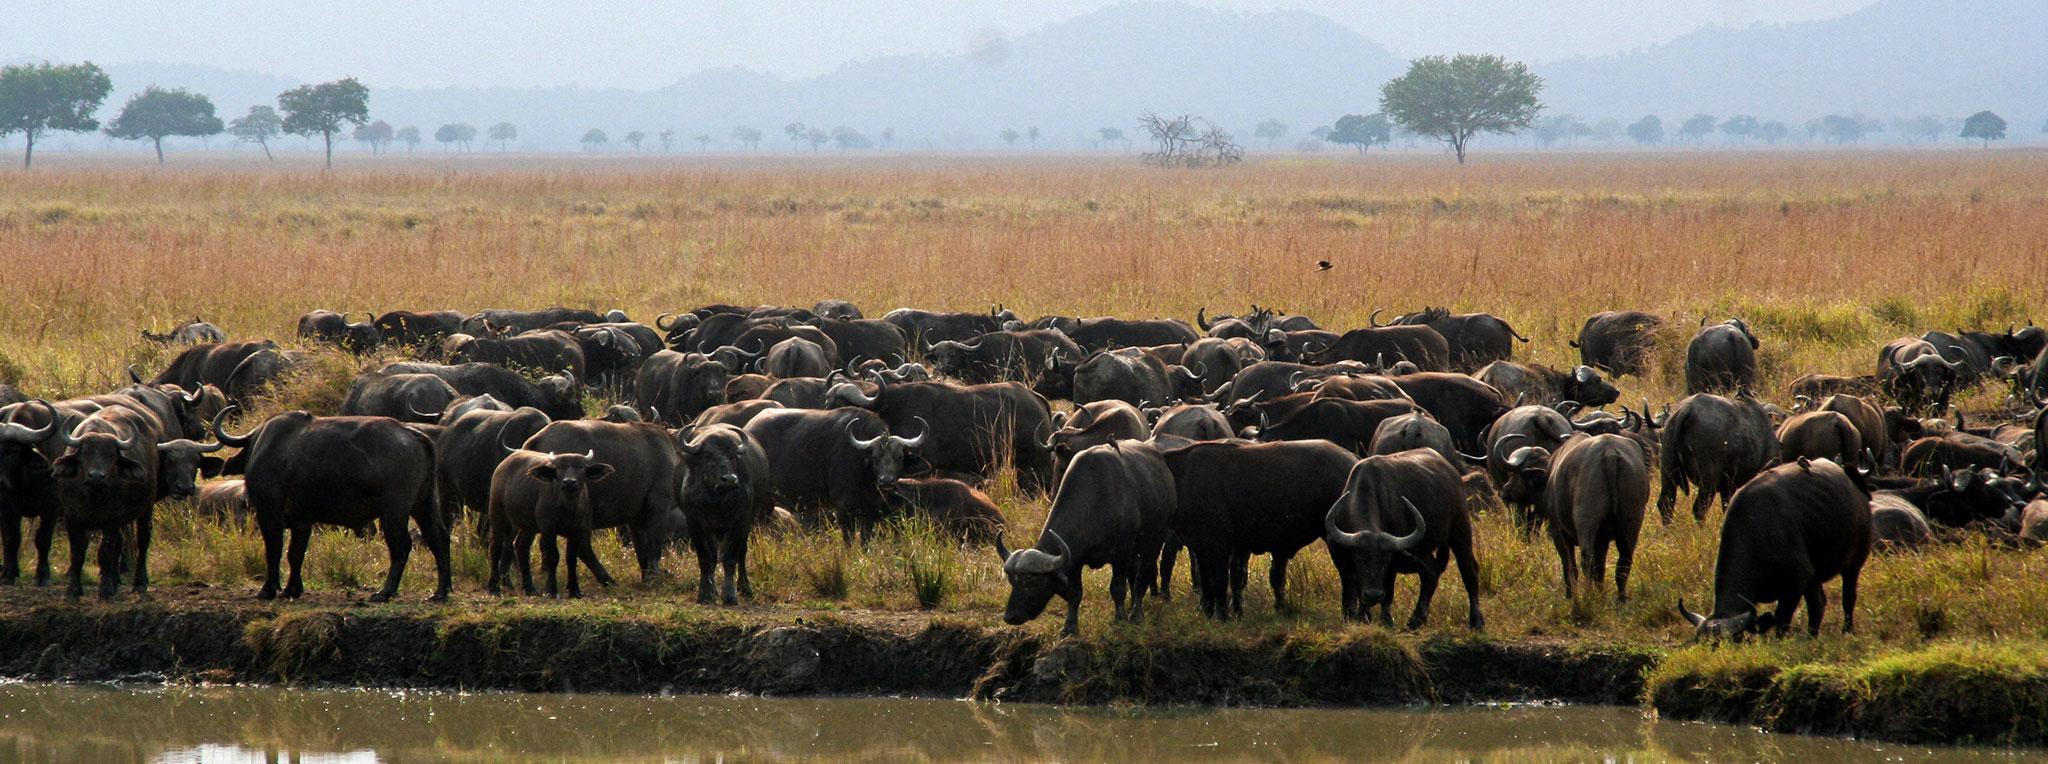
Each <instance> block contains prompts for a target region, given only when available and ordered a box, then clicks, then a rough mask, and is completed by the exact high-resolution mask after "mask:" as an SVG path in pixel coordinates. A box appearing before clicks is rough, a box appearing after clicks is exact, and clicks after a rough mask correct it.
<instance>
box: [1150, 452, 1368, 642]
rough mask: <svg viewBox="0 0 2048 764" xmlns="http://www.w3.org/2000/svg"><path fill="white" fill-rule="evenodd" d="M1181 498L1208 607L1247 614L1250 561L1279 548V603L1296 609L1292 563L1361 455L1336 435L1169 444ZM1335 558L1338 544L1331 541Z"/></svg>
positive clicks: (1183, 531) (1185, 537) (1182, 529)
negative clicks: (1290, 589)
mask: <svg viewBox="0 0 2048 764" xmlns="http://www.w3.org/2000/svg"><path fill="white" fill-rule="evenodd" d="M1163 456H1164V457H1165V459H1166V465H1167V466H1168V467H1170V468H1172V470H1173V478H1174V487H1175V490H1176V492H1177V493H1178V495H1179V497H1178V498H1179V500H1178V502H1177V503H1176V505H1175V507H1174V510H1173V520H1172V522H1171V523H1170V526H1171V527H1172V529H1173V535H1174V538H1175V540H1176V541H1178V542H1179V543H1182V544H1185V545H1186V546H1187V548H1188V551H1189V553H1190V554H1191V555H1192V557H1193V559H1194V561H1195V566H1196V570H1197V575H1198V576H1200V579H1201V582H1202V584H1201V587H1200V591H1201V595H1202V612H1204V613H1206V614H1207V615H1208V616H1209V617H1211V618H1229V617H1231V616H1233V615H1235V616H1238V617H1242V616H1243V615H1244V588H1245V575H1246V566H1247V561H1248V560H1249V559H1250V558H1251V556H1252V555H1257V554H1270V555H1273V564H1272V566H1271V567H1270V568H1269V572H1268V576H1267V578H1268V580H1269V583H1270V584H1271V585H1272V588H1273V608H1274V609H1275V610H1277V611H1280V612H1286V611H1287V610H1289V606H1288V603H1287V563H1288V561H1289V560H1292V559H1293V558H1294V555H1295V554H1296V553H1298V552H1300V551H1301V548H1302V547H1305V546H1308V545H1309V544H1311V543H1314V542H1315V541H1316V539H1318V538H1321V537H1322V535H1323V514H1324V513H1325V512H1327V511H1328V510H1329V508H1330V505H1332V504H1334V503H1336V501H1337V498H1338V497H1339V496H1340V495H1342V494H1343V493H1344V480H1345V477H1346V476H1348V475H1350V474H1351V466H1352V465H1353V464H1356V463H1358V458H1357V457H1356V456H1354V455H1352V453H1351V452H1349V451H1346V450H1344V449H1342V448H1338V447H1336V446H1334V445H1332V444H1329V443H1320V442H1304V443H1245V442H1242V441H1226V442H1217V443H1196V444H1192V445H1188V446H1184V447H1181V448H1174V449H1170V450H1167V451H1165V452H1163ZM1331 550H1332V552H1333V554H1332V560H1333V561H1335V562H1339V564H1340V565H1341V563H1342V561H1341V560H1338V559H1336V558H1337V557H1338V555H1336V554H1334V553H1335V551H1336V547H1331Z"/></svg>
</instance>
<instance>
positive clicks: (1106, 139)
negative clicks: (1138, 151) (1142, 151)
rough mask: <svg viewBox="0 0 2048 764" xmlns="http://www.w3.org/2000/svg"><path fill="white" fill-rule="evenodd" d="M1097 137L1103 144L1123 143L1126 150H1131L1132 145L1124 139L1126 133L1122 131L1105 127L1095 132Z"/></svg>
mask: <svg viewBox="0 0 2048 764" xmlns="http://www.w3.org/2000/svg"><path fill="white" fill-rule="evenodd" d="M1095 135H1096V136H1097V137H1099V138H1101V139H1102V142H1103V143H1122V144H1125V145H1124V147H1125V148H1130V144H1129V143H1128V142H1127V141H1126V140H1125V139H1124V131H1123V130H1121V129H1118V128H1114V127H1105V128H1102V129H1100V130H1097V131H1095Z"/></svg>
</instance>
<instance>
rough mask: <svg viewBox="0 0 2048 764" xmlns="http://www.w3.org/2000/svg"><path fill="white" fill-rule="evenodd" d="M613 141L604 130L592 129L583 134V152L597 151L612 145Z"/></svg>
mask: <svg viewBox="0 0 2048 764" xmlns="http://www.w3.org/2000/svg"><path fill="white" fill-rule="evenodd" d="M611 140H612V139H611V136H608V135H605V134H604V131H603V130H599V129H597V128H595V127H593V128H590V129H589V130H588V131H585V132H584V133H583V150H584V151H597V150H598V149H602V148H604V145H605V144H607V143H610V142H611Z"/></svg>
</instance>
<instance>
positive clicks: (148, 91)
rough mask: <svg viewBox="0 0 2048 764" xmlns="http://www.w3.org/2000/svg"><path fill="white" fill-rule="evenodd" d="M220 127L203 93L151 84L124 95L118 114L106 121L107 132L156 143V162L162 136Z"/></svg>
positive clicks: (200, 132) (202, 133) (160, 153)
mask: <svg viewBox="0 0 2048 764" xmlns="http://www.w3.org/2000/svg"><path fill="white" fill-rule="evenodd" d="M221 127H222V126H221V123H220V118H219V117H216V116H214V115H213V101H211V100H209V99H207V97H206V96H203V95H199V94H198V93H192V92H189V91H187V90H185V89H184V88H178V89H176V90H165V89H163V88H159V87H157V86H155V85H151V86H149V87H146V88H143V89H142V92H140V93H136V94H135V95H134V96H133V97H131V98H129V99H128V103H127V105H125V106H122V107H121V113H120V115H119V116H116V117H114V121H112V122H108V123H107V135H109V136H111V137H114V138H119V139H121V140H127V141H139V140H148V141H150V142H151V143H153V144H155V145H156V163H157V164H163V163H164V137H165V136H171V135H186V136H194V137H198V136H205V135H215V134H218V133H219V132H220V131H221Z"/></svg>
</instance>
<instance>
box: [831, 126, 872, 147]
mask: <svg viewBox="0 0 2048 764" xmlns="http://www.w3.org/2000/svg"><path fill="white" fill-rule="evenodd" d="M832 145H834V146H838V147H839V150H840V151H842V152H844V151H849V150H853V149H871V148H874V147H875V144H874V142H873V141H870V140H868V137H867V136H865V135H862V134H861V132H860V131H859V130H855V129H853V128H851V127H847V126H845V125H840V126H838V127H835V128H832Z"/></svg>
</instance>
